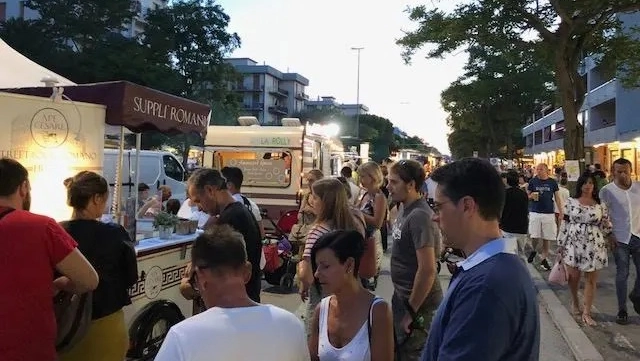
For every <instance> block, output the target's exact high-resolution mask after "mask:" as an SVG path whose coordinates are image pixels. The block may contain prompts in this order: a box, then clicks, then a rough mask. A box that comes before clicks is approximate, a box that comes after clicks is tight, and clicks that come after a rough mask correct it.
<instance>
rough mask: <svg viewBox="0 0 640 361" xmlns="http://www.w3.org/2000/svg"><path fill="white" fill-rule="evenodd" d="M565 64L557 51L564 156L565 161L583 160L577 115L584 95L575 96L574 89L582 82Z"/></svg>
mask: <svg viewBox="0 0 640 361" xmlns="http://www.w3.org/2000/svg"><path fill="white" fill-rule="evenodd" d="M567 62H568V61H567V59H565V58H564V56H562V51H558V55H557V56H556V64H555V68H556V69H555V70H556V82H557V85H558V90H559V93H560V101H561V102H562V113H563V115H564V129H565V131H564V154H565V159H568V160H582V159H584V126H583V125H582V124H580V123H578V113H579V111H580V108H581V107H582V99H584V94H578V96H576V95H577V94H576V89H579V88H580V87H577V86H576V84H575V83H576V82H578V81H582V80H581V79H579V78H577V79H576V78H574V77H573V76H572V73H573V70H572V69H571V67H570V66H569V65H568V64H567ZM578 91H579V90H578Z"/></svg>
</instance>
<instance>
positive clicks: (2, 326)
mask: <svg viewBox="0 0 640 361" xmlns="http://www.w3.org/2000/svg"><path fill="white" fill-rule="evenodd" d="M30 203H31V195H30V186H29V179H28V173H27V170H26V169H25V168H24V167H23V166H22V165H21V164H20V163H18V162H17V161H15V160H12V159H8V158H1V159H0V217H2V218H1V219H0V270H2V272H0V289H1V290H2V291H1V292H2V296H1V297H0V320H2V321H1V322H0V359H2V360H3V361H54V360H55V359H56V357H57V356H56V350H55V338H56V320H55V317H54V313H53V302H52V297H53V295H54V292H55V290H66V291H70V292H76V293H83V292H87V291H90V290H93V289H95V288H96V287H97V285H98V275H97V274H96V272H95V270H94V269H93V267H91V265H90V264H89V262H88V261H87V260H86V259H85V258H84V256H83V255H82V253H80V251H78V249H77V248H76V246H77V244H76V242H75V241H74V240H73V238H71V236H69V235H68V234H67V232H66V231H65V230H64V229H62V227H60V226H59V225H58V223H56V221H54V220H53V219H51V218H49V217H45V216H41V215H36V214H33V213H30V212H29V206H30ZM56 270H57V271H58V272H60V273H61V274H63V275H64V276H62V277H59V278H58V279H56V280H54V278H53V277H54V271H56Z"/></svg>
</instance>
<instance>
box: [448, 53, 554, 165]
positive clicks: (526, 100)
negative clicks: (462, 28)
mask: <svg viewBox="0 0 640 361" xmlns="http://www.w3.org/2000/svg"><path fill="white" fill-rule="evenodd" d="M468 52H469V61H468V64H467V65H466V66H465V73H464V74H463V75H462V76H461V77H460V78H458V79H457V80H456V81H454V82H453V83H452V84H451V85H450V86H449V88H447V89H446V90H444V91H443V92H442V94H441V103H442V107H443V108H444V110H446V111H447V112H448V113H449V118H448V119H447V123H448V125H449V127H450V128H451V130H452V132H451V133H450V134H449V139H448V140H449V148H450V149H451V152H452V153H453V154H452V155H453V156H454V157H456V158H461V157H469V156H472V155H473V152H474V151H477V152H478V154H479V156H482V157H504V158H517V156H518V153H517V152H518V150H519V149H521V148H522V146H523V138H522V133H521V129H522V126H523V125H524V124H525V120H526V118H527V117H529V116H530V114H531V113H532V112H533V110H534V108H535V107H537V106H539V105H538V103H539V101H540V100H544V99H549V98H551V97H552V87H551V83H552V81H553V76H552V73H551V71H550V69H551V66H550V65H549V64H547V63H546V62H545V61H544V59H537V58H535V56H536V52H535V51H532V50H531V49H519V48H514V47H511V46H507V45H506V44H505V45H500V46H499V47H498V46H493V47H479V46H472V47H470V48H469V49H468Z"/></svg>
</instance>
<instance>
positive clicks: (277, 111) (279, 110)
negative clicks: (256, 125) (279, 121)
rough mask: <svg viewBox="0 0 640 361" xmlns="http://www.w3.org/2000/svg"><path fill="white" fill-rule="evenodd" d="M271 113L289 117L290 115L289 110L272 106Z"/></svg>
mask: <svg viewBox="0 0 640 361" xmlns="http://www.w3.org/2000/svg"><path fill="white" fill-rule="evenodd" d="M269 112H271V113H273V114H280V115H287V114H289V109H288V108H287V107H283V106H271V107H269Z"/></svg>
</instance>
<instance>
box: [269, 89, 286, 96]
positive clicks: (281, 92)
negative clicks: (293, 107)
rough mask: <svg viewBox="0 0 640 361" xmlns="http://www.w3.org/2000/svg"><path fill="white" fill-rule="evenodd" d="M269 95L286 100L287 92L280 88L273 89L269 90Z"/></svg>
mask: <svg viewBox="0 0 640 361" xmlns="http://www.w3.org/2000/svg"><path fill="white" fill-rule="evenodd" d="M269 94H271V95H273V96H276V97H279V98H286V97H288V96H289V91H288V90H285V89H282V88H274V89H271V90H269Z"/></svg>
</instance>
